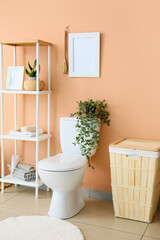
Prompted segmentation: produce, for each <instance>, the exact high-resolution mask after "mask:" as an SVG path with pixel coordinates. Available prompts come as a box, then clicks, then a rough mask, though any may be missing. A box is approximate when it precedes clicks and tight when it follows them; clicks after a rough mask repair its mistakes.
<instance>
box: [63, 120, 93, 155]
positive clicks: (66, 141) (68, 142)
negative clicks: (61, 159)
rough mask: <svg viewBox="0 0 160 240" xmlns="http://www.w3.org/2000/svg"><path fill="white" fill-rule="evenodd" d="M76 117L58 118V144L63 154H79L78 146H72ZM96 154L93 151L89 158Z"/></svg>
mask: <svg viewBox="0 0 160 240" xmlns="http://www.w3.org/2000/svg"><path fill="white" fill-rule="evenodd" d="M76 123H77V118H76V117H62V118H60V142H61V149H62V152H63V153H70V154H72V153H73V154H81V150H80V148H79V145H77V144H76V146H74V144H73V143H74V142H76V136H77V134H78V133H77V131H76V127H75V126H76ZM95 153H96V149H93V150H92V152H91V156H93V155H94V154H95Z"/></svg>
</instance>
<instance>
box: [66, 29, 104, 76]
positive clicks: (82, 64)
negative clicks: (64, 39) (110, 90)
mask: <svg viewBox="0 0 160 240" xmlns="http://www.w3.org/2000/svg"><path fill="white" fill-rule="evenodd" d="M99 65H100V33H99V32H92V33H69V77H99Z"/></svg>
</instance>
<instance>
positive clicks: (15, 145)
mask: <svg viewBox="0 0 160 240" xmlns="http://www.w3.org/2000/svg"><path fill="white" fill-rule="evenodd" d="M13 50H14V66H16V61H17V59H16V57H17V56H16V46H14V49H13ZM16 129H17V94H16V93H15V94H14V130H16ZM14 154H15V155H17V140H15V141H14Z"/></svg>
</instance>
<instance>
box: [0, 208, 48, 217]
mask: <svg viewBox="0 0 160 240" xmlns="http://www.w3.org/2000/svg"><path fill="white" fill-rule="evenodd" d="M0 208H5V209H10V210H16V211H20V212H27V213H32V214H35V215H36V214H38V215H42V216H46V214H43V213H38V212H32V211H27V210H21V209H19V208H11V207H6V206H0ZM47 216H48V215H47Z"/></svg>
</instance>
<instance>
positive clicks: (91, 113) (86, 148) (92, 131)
mask: <svg viewBox="0 0 160 240" xmlns="http://www.w3.org/2000/svg"><path fill="white" fill-rule="evenodd" d="M77 103H78V107H77V111H76V112H75V113H73V114H71V117H73V116H77V124H76V129H77V132H78V135H77V137H76V139H75V142H74V143H73V144H74V145H76V144H78V145H79V146H80V150H81V154H82V156H86V158H87V159H88V166H89V167H92V169H94V166H93V165H91V163H90V158H91V151H92V150H93V149H96V148H98V143H99V140H100V124H101V123H102V124H107V125H108V126H110V119H109V116H110V114H109V111H108V110H107V108H108V103H107V101H106V100H102V101H99V100H96V101H94V100H93V99H89V100H88V101H79V102H77ZM90 136H92V137H91V138H90Z"/></svg>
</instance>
